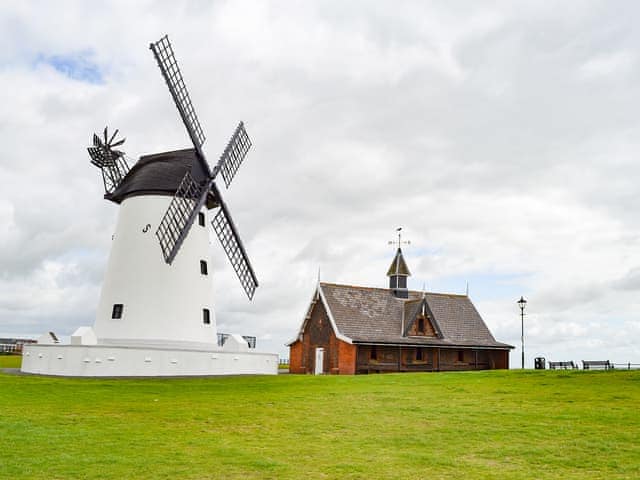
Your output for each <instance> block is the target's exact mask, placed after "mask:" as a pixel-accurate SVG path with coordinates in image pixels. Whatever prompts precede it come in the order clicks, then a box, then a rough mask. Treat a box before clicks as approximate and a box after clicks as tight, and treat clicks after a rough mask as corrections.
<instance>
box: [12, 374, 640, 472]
mask: <svg viewBox="0 0 640 480" xmlns="http://www.w3.org/2000/svg"><path fill="white" fill-rule="evenodd" d="M639 407H640V371H636V372H634V371H631V372H616V371H613V372H583V371H525V372H521V371H493V372H468V373H428V374H387V375H370V376H355V377H337V376H323V377H313V376H299V375H281V376H274V377H227V378H224V377H221V378H212V379H165V380H156V379H138V380H115V379H114V380H100V379H63V378H45V377H36V376H15V375H6V374H0V478H11V479H16V478H29V479H58V478H86V479H119V480H120V479H129V478H150V479H151V478H153V479H202V478H225V479H234V478H237V479H241V478H242V479H245V478H273V479H276V478H277V479H286V478H291V479H300V478H303V479H304V478H323V479H333V478H367V479H370V478H376V479H387V478H400V479H423V478H448V479H449V478H451V477H453V478H460V479H478V478H496V479H545V478H548V479H558V478H562V479H585V478H602V479H618V478H629V479H631V478H634V479H635V478H640V441H639V440H640V414H639V413H640V408H639Z"/></svg>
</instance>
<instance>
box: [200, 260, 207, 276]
mask: <svg viewBox="0 0 640 480" xmlns="http://www.w3.org/2000/svg"><path fill="white" fill-rule="evenodd" d="M200 273H201V274H202V275H208V271H207V262H205V261H204V260H200Z"/></svg>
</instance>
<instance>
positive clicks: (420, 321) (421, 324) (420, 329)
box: [418, 318, 424, 333]
mask: <svg viewBox="0 0 640 480" xmlns="http://www.w3.org/2000/svg"><path fill="white" fill-rule="evenodd" d="M418 332H419V333H424V318H419V319H418Z"/></svg>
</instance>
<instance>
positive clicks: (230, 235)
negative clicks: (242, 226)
mask: <svg viewBox="0 0 640 480" xmlns="http://www.w3.org/2000/svg"><path fill="white" fill-rule="evenodd" d="M211 189H212V190H213V192H214V194H215V195H216V198H217V200H218V203H219V204H220V209H219V210H218V212H217V213H216V215H215V216H214V217H213V220H212V221H211V225H213V229H214V231H215V232H216V235H218V239H219V240H220V243H221V244H222V248H223V249H224V251H225V253H226V254H227V257H228V258H229V261H230V262H231V266H233V269H234V270H235V272H236V275H237V276H238V278H239V279H240V283H241V284H242V288H244V291H245V292H246V294H247V296H248V297H249V300H251V299H252V298H253V294H254V293H255V291H256V287H257V286H258V279H257V278H256V274H255V273H254V271H253V268H252V267H251V262H249V258H248V257H247V252H246V251H245V249H244V246H243V245H242V240H240V236H239V235H238V232H237V230H236V227H235V225H234V223H233V220H232V219H231V215H230V214H229V210H228V209H227V206H226V204H225V203H224V200H223V199H222V197H221V196H220V192H219V191H218V189H217V187H216V186H215V184H212V188H211Z"/></svg>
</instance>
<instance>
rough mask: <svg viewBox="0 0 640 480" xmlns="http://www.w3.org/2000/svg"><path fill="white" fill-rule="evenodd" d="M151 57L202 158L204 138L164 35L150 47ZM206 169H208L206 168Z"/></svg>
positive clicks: (176, 63)
mask: <svg viewBox="0 0 640 480" xmlns="http://www.w3.org/2000/svg"><path fill="white" fill-rule="evenodd" d="M150 48H151V51H152V52H153V55H154V56H155V57H156V60H157V62H158V66H159V67H160V71H161V72H162V76H163V77H164V79H165V81H166V82H167V86H168V87H169V91H170V92H171V96H172V97H173V101H174V102H175V104H176V107H177V108H178V112H180V116H181V117H182V121H183V122H184V126H185V127H186V128H187V132H188V133H189V137H191V141H192V142H193V145H194V147H195V148H196V150H197V151H198V153H199V154H200V155H201V156H203V153H202V144H203V143H204V141H205V139H206V137H205V136H204V132H203V131H202V127H201V126H200V121H199V120H198V116H197V115H196V111H195V109H194V108H193V104H192V103H191V97H190V96H189V92H188V91H187V86H186V85H185V83H184V79H183V78H182V73H181V72H180V67H179V66H178V62H177V60H176V57H175V55H174V54H173V48H172V47H171V43H170V42H169V37H168V36H167V35H165V36H164V37H162V38H161V39H160V40H158V41H157V42H155V43H152V44H151V45H150ZM207 169H208V167H207Z"/></svg>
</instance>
